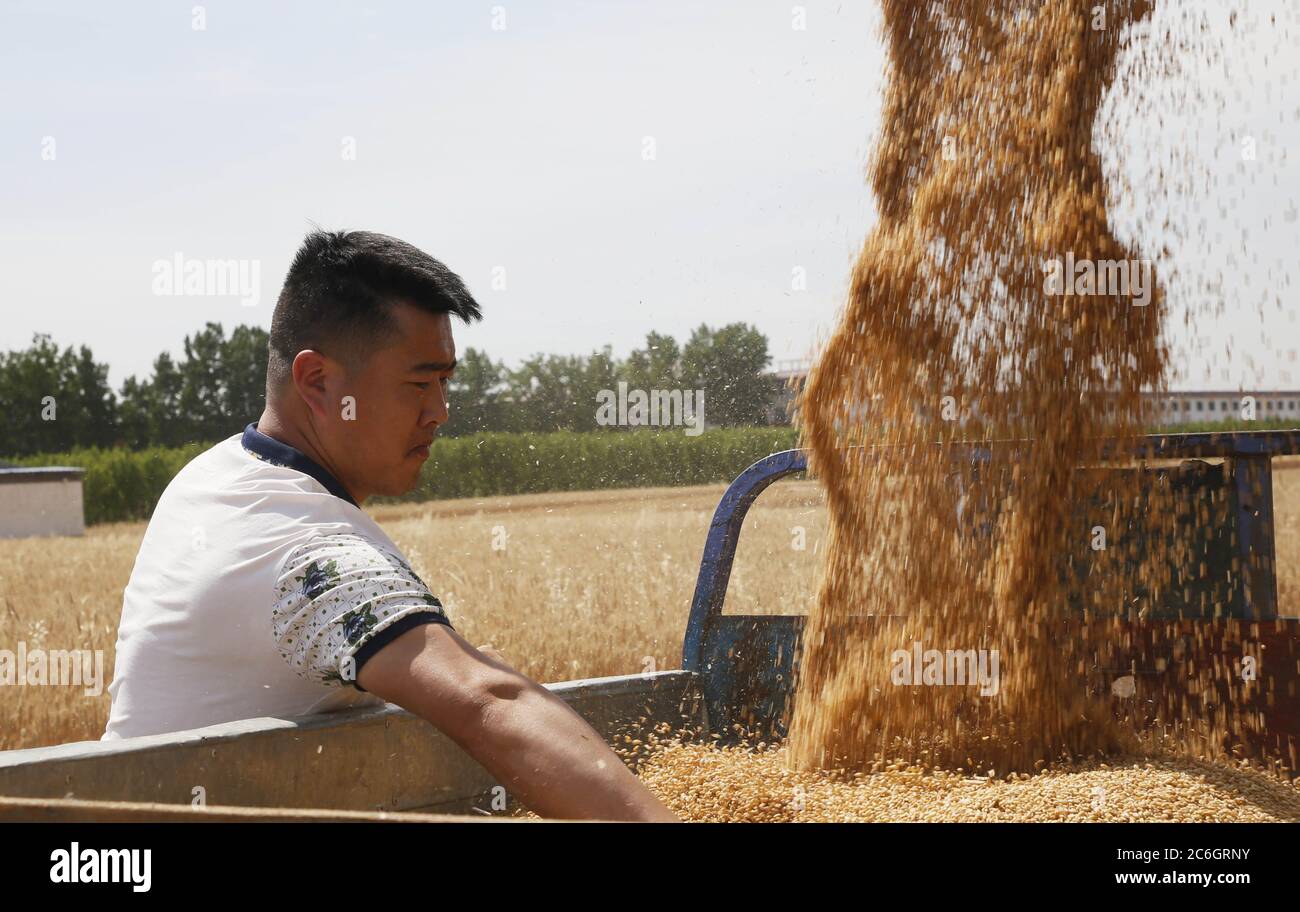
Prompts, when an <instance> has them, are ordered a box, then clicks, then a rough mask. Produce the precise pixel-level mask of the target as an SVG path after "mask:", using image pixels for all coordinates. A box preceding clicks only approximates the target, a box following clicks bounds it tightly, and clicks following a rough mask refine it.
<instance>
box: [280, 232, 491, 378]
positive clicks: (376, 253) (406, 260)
mask: <svg viewBox="0 0 1300 912" xmlns="http://www.w3.org/2000/svg"><path fill="white" fill-rule="evenodd" d="M398 301H403V302H406V303H409V304H411V305H413V306H415V307H418V308H420V309H421V310H425V311H428V312H429V313H450V314H455V315H456V316H458V317H460V318H461V320H463V321H465V322H466V323H469V322H470V321H471V320H479V319H482V316H483V315H482V313H480V312H479V306H478V302H476V301H475V300H474V298H473V297H472V296H471V295H470V293H469V291H468V290H467V289H466V288H465V283H464V282H462V281H461V280H460V277H459V276H457V275H456V274H455V273H454V272H452V271H451V270H450V269H448V268H447V267H446V266H444V265H443V264H442V263H440V262H438V261H437V260H435V259H434V258H433V257H431V256H429V255H428V254H427V253H425V252H424V251H422V250H419V249H418V248H416V247H412V246H411V245H410V244H408V243H406V242H405V241H400V240H398V239H397V238H395V237H389V236H388V235H386V234H376V233H375V232H373V231H313V232H312V233H311V234H309V235H307V238H306V240H304V241H303V242H302V246H301V247H300V248H298V253H297V255H296V256H294V258H293V265H292V266H290V267H289V274H288V276H286V277H285V280H284V288H283V289H282V290H281V291H280V298H279V300H278V301H276V304H275V314H274V315H273V316H272V317H271V344H270V355H269V359H268V363H267V371H266V379H267V386H268V388H269V389H274V388H277V387H278V386H280V385H281V384H282V383H284V382H285V381H287V380H288V378H289V377H290V375H291V374H292V368H293V359H294V358H295V357H297V355H298V352H300V351H303V350H305V349H312V350H314V351H319V352H321V353H323V354H326V355H329V356H330V357H331V358H336V359H338V360H341V361H344V362H346V363H348V364H349V366H350V365H352V364H355V363H357V362H358V361H359V360H361V358H362V357H363V356H365V355H368V354H369V353H370V352H371V351H373V350H374V349H375V348H376V347H377V346H378V344H379V343H380V342H382V341H384V340H385V339H386V338H387V337H388V335H389V334H390V333H392V332H393V331H394V330H395V329H396V321H394V320H393V318H392V315H391V313H390V308H391V306H392V305H393V304H394V303H396V302H398Z"/></svg>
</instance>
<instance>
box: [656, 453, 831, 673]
mask: <svg viewBox="0 0 1300 912" xmlns="http://www.w3.org/2000/svg"><path fill="white" fill-rule="evenodd" d="M807 468H808V460H807V455H806V453H805V451H803V450H782V451H781V452H780V453H773V454H772V455H771V456H765V457H763V458H762V459H760V460H759V461H758V462H756V463H754V464H753V465H752V466H750V467H749V468H747V469H745V471H743V472H741V473H740V475H739V476H738V477H737V478H736V480H735V481H733V482H732V483H731V486H730V487H729V488H727V493H725V494H723V495H722V500H721V501H719V503H718V508H717V509H716V510H714V511H713V522H712V523H710V524H709V535H708V538H706V539H705V540H704V556H703V557H702V558H701V559H700V575H699V577H698V578H697V579H696V582H695V596H694V598H692V599H691V617H690V620H689V621H688V622H687V624H686V638H685V640H684V641H683V642H682V667H683V668H685V669H686V670H687V671H695V672H701V671H703V663H702V661H701V660H702V657H703V647H704V633H705V628H706V627H707V626H708V623H709V620H710V619H711V618H714V617H717V616H718V615H720V614H722V602H723V600H724V599H725V598H726V597H727V582H728V581H729V580H730V579H731V562H732V560H733V559H734V558H735V556H736V544H737V542H739V541H740V527H741V525H742V524H743V523H744V521H745V514H746V513H748V512H749V508H750V506H751V505H752V504H753V503H754V500H755V499H756V498H757V497H758V495H759V494H762V493H763V491H764V490H766V488H767V486H768V485H770V484H771V483H772V482H774V481H776V480H777V479H779V478H784V477H786V476H787V475H793V474H795V473H796V472H802V471H804V470H805V469H807Z"/></svg>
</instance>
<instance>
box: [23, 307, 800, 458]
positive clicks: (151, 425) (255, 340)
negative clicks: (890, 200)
mask: <svg viewBox="0 0 1300 912" xmlns="http://www.w3.org/2000/svg"><path fill="white" fill-rule="evenodd" d="M267 342H268V339H267V333H266V331H265V330H263V329H260V328H258V327H255V326H238V327H236V328H235V329H234V331H233V332H231V333H230V335H229V336H227V335H226V333H225V331H224V330H223V329H222V326H221V324H219V323H208V324H207V325H206V326H205V327H204V328H203V329H202V330H200V331H198V332H196V333H194V335H192V336H186V338H185V345H184V355H183V357H181V358H173V357H172V356H171V355H170V354H167V353H165V352H164V353H163V354H161V355H159V356H158V357H157V358H156V359H155V360H154V363H153V373H152V375H151V376H149V377H147V378H144V379H138V378H136V377H134V376H132V377H128V378H127V380H126V381H125V382H124V383H123V384H122V387H121V389H120V390H117V391H114V390H113V389H112V387H111V386H110V385H109V383H108V367H107V365H105V364H102V363H99V362H97V361H95V359H94V355H93V354H92V352H91V350H90V349H89V348H87V347H86V346H84V345H83V346H80V347H79V348H77V349H75V350H74V349H73V348H71V347H69V348H66V349H63V350H60V349H59V347H58V346H57V345H55V343H54V342H53V340H52V339H51V338H50V337H49V336H47V335H37V336H36V337H35V338H34V340H33V342H32V345H31V346H30V347H28V348H26V349H24V350H21V351H12V352H7V353H0V410H2V411H0V414H3V415H4V416H5V421H4V430H3V432H2V433H0V454H3V455H8V456H25V455H30V454H33V453H51V452H61V451H64V450H68V449H72V448H73V447H79V446H98V447H129V448H132V449H140V448H143V447H147V446H179V445H181V444H185V443H191V442H210V441H215V440H220V439H221V438H223V437H226V436H228V435H229V434H232V433H234V432H235V431H237V430H238V429H240V428H242V427H243V425H244V424H245V423H247V422H249V421H252V420H254V419H256V418H257V416H258V415H260V414H261V411H262V406H263V402H264V396H265V386H266V353H267ZM769 361H770V358H769V356H768V352H767V338H766V337H765V336H763V334H762V333H760V332H759V331H758V330H757V329H755V328H753V327H751V326H748V325H746V324H742V323H735V324H731V325H728V326H724V327H722V328H720V329H716V330H715V329H711V328H709V327H708V326H704V325H701V326H700V327H699V328H697V329H696V330H695V331H694V332H693V333H692V334H691V337H690V339H689V340H688V341H687V342H686V344H685V345H679V344H678V343H677V341H676V340H675V339H674V338H673V337H672V336H668V335H662V334H660V333H653V332H652V333H650V334H649V335H648V336H647V337H646V343H645V346H644V347H642V348H639V349H637V350H635V351H633V352H632V353H631V354H630V355H629V356H628V358H627V359H626V360H619V359H616V358H614V357H613V355H612V352H611V350H610V348H609V347H605V348H603V349H601V350H599V351H595V352H592V353H591V354H590V355H541V354H539V355H534V356H533V357H531V358H529V359H527V360H526V361H525V362H524V363H523V364H521V365H520V366H519V367H517V368H510V367H507V366H506V365H505V364H503V363H501V362H497V361H493V360H492V359H491V358H489V357H488V356H487V355H486V354H485V353H484V352H482V351H479V350H477V349H473V348H471V349H468V350H466V351H464V352H462V353H461V355H460V366H459V367H458V368H457V371H456V377H455V378H454V380H453V382H452V389H451V405H452V409H453V412H452V420H451V422H450V423H449V424H448V425H447V427H446V428H445V430H444V433H445V434H447V435H449V436H457V435H463V434H471V433H476V432H479V431H538V432H542V431H556V430H571V431H587V430H595V429H597V427H598V424H597V420H596V414H597V403H598V394H599V392H600V391H601V390H614V389H617V386H618V384H619V382H620V381H622V382H625V383H626V384H627V387H628V389H629V390H636V389H641V390H647V391H648V390H677V389H681V390H685V389H689V390H697V389H700V390H704V394H705V403H706V407H705V411H704V417H705V420H706V421H707V423H708V425H709V426H711V427H712V426H733V427H734V426H747V425H761V424H765V423H766V417H767V408H768V404H769V403H770V402H771V401H772V397H773V395H774V393H775V392H776V384H777V382H776V381H775V380H773V379H772V378H771V377H769V376H767V375H766V374H765V373H764V372H765V371H766V369H767V366H768V363H769Z"/></svg>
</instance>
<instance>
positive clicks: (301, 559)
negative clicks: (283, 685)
mask: <svg viewBox="0 0 1300 912" xmlns="http://www.w3.org/2000/svg"><path fill="white" fill-rule="evenodd" d="M420 624H446V625H447V626H448V627H451V621H450V620H448V618H447V613H446V611H444V610H443V607H442V602H440V601H438V598H437V596H435V595H433V593H431V592H430V591H429V587H428V586H426V585H425V584H424V580H422V579H420V577H419V576H417V575H416V573H415V571H414V570H412V569H411V567H410V565H409V564H407V562H406V561H405V560H403V559H402V557H401V555H399V554H398V553H397V552H395V551H393V550H392V549H390V548H388V547H385V546H384V545H381V544H379V543H378V542H375V541H372V540H371V539H368V538H365V537H363V536H361V535H356V534H353V533H338V534H334V535H324V536H320V537H318V538H314V539H312V540H311V541H309V542H307V543H305V544H303V545H300V546H298V547H297V548H295V549H294V550H293V551H291V552H290V553H289V555H288V556H287V557H286V558H285V561H284V564H283V565H282V568H281V571H280V574H279V578H278V580H277V581H276V590H275V608H274V609H273V610H272V613H271V628H272V632H273V633H274V636H275V641H276V645H277V646H278V647H279V650H280V655H282V656H283V657H284V660H285V661H286V662H288V663H289V666H290V667H291V668H292V669H293V670H294V671H295V672H297V673H298V674H299V675H301V676H303V677H304V678H307V679H308V680H312V681H316V682H317V683H320V684H326V685H334V686H342V685H344V684H348V685H351V686H353V687H355V688H357V689H358V690H364V688H362V687H361V686H360V685H359V684H357V683H356V680H357V674H358V673H359V672H360V671H361V666H362V665H363V664H364V663H365V662H366V660H367V659H369V658H370V657H371V656H373V655H374V654H375V653H376V652H378V651H379V648H380V647H381V646H383V645H384V644H386V643H388V642H391V641H392V640H393V639H395V638H396V637H397V636H400V635H401V634H402V633H405V632H406V631H407V630H410V629H411V628H412V627H416V626H419V625H420Z"/></svg>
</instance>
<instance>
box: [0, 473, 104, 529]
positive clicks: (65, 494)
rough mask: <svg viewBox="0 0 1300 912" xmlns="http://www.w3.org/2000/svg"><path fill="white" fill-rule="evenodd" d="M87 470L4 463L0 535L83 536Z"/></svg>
mask: <svg viewBox="0 0 1300 912" xmlns="http://www.w3.org/2000/svg"><path fill="white" fill-rule="evenodd" d="M85 473H86V470H85V469H74V468H66V467H63V466H51V467H47V468H18V467H11V466H0V538H28V537H31V536H35V535H83V534H85V531H86V518H85V513H84V510H83V506H82V496H81V479H82V476H83V475H85Z"/></svg>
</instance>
